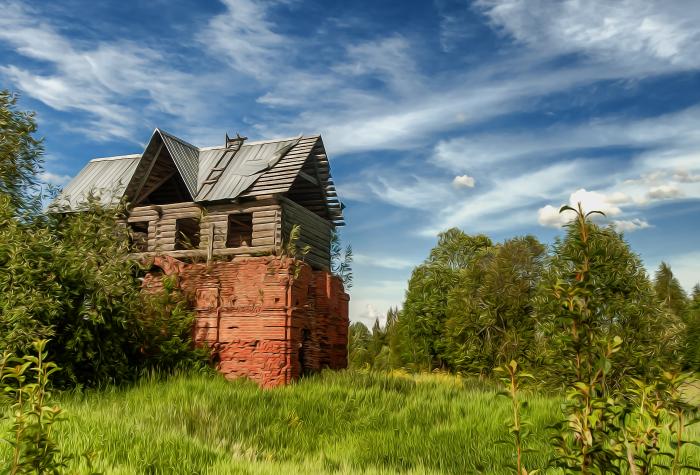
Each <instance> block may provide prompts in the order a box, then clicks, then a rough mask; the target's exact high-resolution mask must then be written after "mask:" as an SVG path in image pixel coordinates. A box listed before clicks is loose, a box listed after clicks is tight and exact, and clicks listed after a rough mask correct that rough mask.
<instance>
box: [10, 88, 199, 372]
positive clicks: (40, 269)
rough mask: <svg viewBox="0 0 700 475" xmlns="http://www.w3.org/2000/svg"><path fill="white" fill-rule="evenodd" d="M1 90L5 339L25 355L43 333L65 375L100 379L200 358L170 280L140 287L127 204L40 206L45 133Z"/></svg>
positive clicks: (12, 349) (180, 298)
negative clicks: (163, 285) (160, 288)
mask: <svg viewBox="0 0 700 475" xmlns="http://www.w3.org/2000/svg"><path fill="white" fill-rule="evenodd" d="M16 102H17V98H16V96H13V95H11V94H10V93H8V92H0V348H2V349H3V350H6V351H9V352H11V353H14V354H15V355H16V356H19V357H21V356H22V355H26V354H28V353H30V352H31V351H32V348H33V344H34V342H35V341H37V340H46V339H50V342H49V343H48V346H47V350H48V351H49V352H50V353H51V355H52V358H53V359H54V361H55V362H56V363H57V364H59V366H60V367H61V368H62V371H61V373H60V374H59V375H57V376H58V378H60V379H61V381H59V382H62V383H64V384H66V383H70V384H85V385H97V384H102V383H105V382H115V381H120V380H126V379H133V378H135V377H136V376H137V375H138V373H139V372H140V371H143V370H146V369H149V368H154V367H157V368H159V369H162V370H168V369H172V367H173V366H178V365H188V364H190V363H194V364H199V363H200V362H201V360H202V359H203V358H204V357H205V352H202V351H197V350H195V349H194V346H193V343H192V338H191V335H192V331H191V330H192V325H193V321H194V316H193V315H192V313H191V312H190V311H189V310H187V308H186V305H185V303H186V302H185V299H184V296H182V295H179V294H178V292H176V291H175V290H174V289H173V288H170V289H169V291H168V290H166V292H164V293H163V294H147V293H143V292H141V282H140V281H139V277H140V276H142V275H143V271H144V269H142V268H141V267H140V265H139V264H138V263H136V262H134V261H132V260H129V259H128V248H129V238H128V232H127V230H126V228H125V227H124V226H123V225H122V224H120V223H123V221H122V219H121V218H123V215H122V214H121V211H122V210H121V208H118V209H104V208H101V207H99V206H97V205H96V204H95V203H96V202H95V201H93V202H92V203H89V210H88V211H86V212H81V213H69V214H65V215H64V214H59V213H53V214H49V215H44V214H42V213H41V212H40V207H39V197H38V195H36V193H35V190H33V189H32V187H33V186H34V185H35V184H36V182H37V177H36V174H37V173H38V172H39V171H40V170H41V153H42V148H41V141H40V140H38V139H36V138H34V136H33V134H34V133H35V132H36V123H35V121H34V116H33V114H32V113H27V112H18V111H17V110H16V109H15V107H16Z"/></svg>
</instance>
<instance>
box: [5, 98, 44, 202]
mask: <svg viewBox="0 0 700 475" xmlns="http://www.w3.org/2000/svg"><path fill="white" fill-rule="evenodd" d="M16 106H17V96H16V95H15V94H12V93H10V92H9V91H6V90H4V91H0V194H2V195H5V196H7V197H8V198H9V204H10V206H11V207H12V209H14V210H15V211H16V212H18V213H24V212H27V211H38V209H39V201H38V200H37V199H36V198H35V195H36V190H35V186H36V184H37V175H38V173H39V172H40V171H41V170H42V163H43V161H42V155H43V151H44V150H43V145H42V141H41V140H40V139H38V138H36V137H35V136H34V134H35V133H36V131H37V125H36V121H35V120H34V113H32V112H22V111H18V110H17V109H16Z"/></svg>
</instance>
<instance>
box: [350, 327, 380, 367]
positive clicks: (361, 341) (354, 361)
mask: <svg viewBox="0 0 700 475" xmlns="http://www.w3.org/2000/svg"><path fill="white" fill-rule="evenodd" d="M370 339H371V335H370V333H369V330H368V329H367V327H366V326H365V325H364V324H363V323H362V322H353V323H351V324H350V327H349V328H348V361H349V364H350V367H351V368H364V367H366V366H371V365H372V363H373V362H374V358H373V355H372V354H371V353H370V351H369V342H370Z"/></svg>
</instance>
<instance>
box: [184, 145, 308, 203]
mask: <svg viewBox="0 0 700 475" xmlns="http://www.w3.org/2000/svg"><path fill="white" fill-rule="evenodd" d="M300 138H301V137H299V138H296V139H292V140H284V141H279V142H267V143H258V144H251V145H246V144H245V143H244V144H243V146H241V148H240V150H238V152H236V153H235V155H233V157H230V160H231V161H230V162H229V163H228V165H227V166H226V167H225V168H224V170H223V171H222V173H221V176H220V177H219V178H218V179H217V180H216V183H212V184H205V183H204V182H201V185H200V189H199V190H198V193H197V197H196V199H195V201H216V200H224V199H229V198H231V197H237V196H240V194H241V193H243V192H244V191H246V190H247V189H248V188H250V186H251V185H252V184H253V183H255V182H256V181H257V179H258V178H260V177H261V176H262V175H263V173H265V172H266V171H268V170H269V169H271V168H272V167H274V166H275V165H276V164H277V162H279V161H280V159H281V158H282V157H283V156H284V155H285V154H286V153H287V152H288V151H289V150H291V148H292V147H294V145H296V144H297V143H298V142H299V139H300ZM226 153H230V152H228V151H227V149H226V148H223V147H222V148H218V149H212V150H205V151H202V152H200V160H201V161H200V163H201V164H202V165H204V164H205V163H206V164H207V165H209V166H208V167H207V168H204V167H202V168H203V169H205V170H211V167H212V166H213V164H215V163H216V162H217V161H220V160H221V158H224V160H225V159H226V158H228V157H224V154H226ZM210 164H211V165H210Z"/></svg>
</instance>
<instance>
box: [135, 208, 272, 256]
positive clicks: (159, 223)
mask: <svg viewBox="0 0 700 475" xmlns="http://www.w3.org/2000/svg"><path fill="white" fill-rule="evenodd" d="M242 213H247V214H251V215H252V223H253V235H252V243H251V245H250V246H241V247H235V248H227V247H226V236H227V232H228V219H229V215H232V214H233V215H235V214H242ZM184 218H195V219H198V220H199V221H200V239H199V246H198V248H197V249H193V250H187V251H180V250H176V249H175V242H176V231H177V220H178V219H184ZM128 222H129V223H136V222H147V223H148V247H147V253H148V254H158V253H163V252H167V253H168V254H172V255H173V256H178V257H195V256H196V257H207V256H209V253H211V254H212V255H252V256H254V255H262V254H272V253H277V252H278V251H279V249H280V246H281V243H282V208H281V206H280V204H279V202H278V201H277V200H276V199H274V198H267V199H261V200H255V201H250V202H246V203H235V204H234V203H230V204H216V205H210V206H206V207H203V206H201V205H198V204H197V203H192V202H186V203H174V204H168V205H151V206H140V207H137V208H134V209H133V210H132V211H131V212H130V213H129V218H128Z"/></svg>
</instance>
